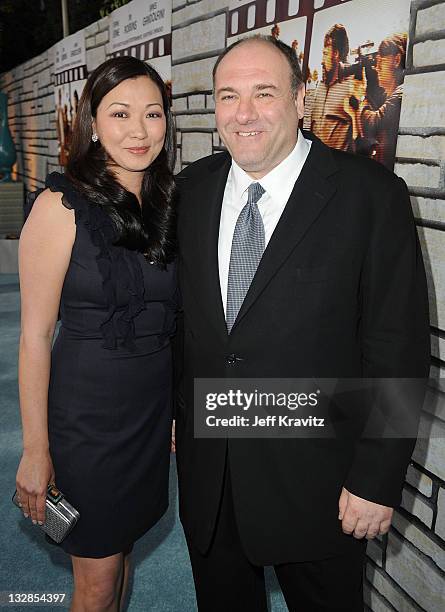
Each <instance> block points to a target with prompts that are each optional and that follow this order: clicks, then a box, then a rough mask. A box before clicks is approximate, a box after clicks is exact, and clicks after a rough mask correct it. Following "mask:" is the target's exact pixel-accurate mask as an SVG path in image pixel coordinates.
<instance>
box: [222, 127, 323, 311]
mask: <svg viewBox="0 0 445 612" xmlns="http://www.w3.org/2000/svg"><path fill="white" fill-rule="evenodd" d="M311 144H312V143H311V141H310V140H307V139H306V138H304V136H303V134H302V133H301V131H300V130H298V138H297V144H296V145H295V147H294V148H293V150H292V151H291V152H290V153H289V155H288V156H287V157H286V159H283V161H282V162H281V163H280V164H278V166H276V167H275V168H274V169H273V170H271V171H270V172H269V173H268V174H266V175H265V176H263V178H262V179H260V180H258V181H255V179H253V178H252V177H250V176H249V175H248V174H247V173H246V172H245V171H244V170H243V169H242V168H240V167H239V166H238V164H237V163H236V162H235V161H234V160H232V166H231V168H230V171H229V175H228V177H227V183H226V188H225V190H224V197H223V202H222V208H221V219H220V223H219V238H218V266H219V282H220V286H221V296H222V302H223V306H224V313H225V312H226V303H227V284H228V279H229V264H230V252H231V250H232V238H233V232H234V230H235V225H236V222H237V219H238V216H239V214H240V212H241V210H242V209H243V208H244V206H245V204H246V202H247V190H248V188H249V185H250V184H251V183H255V182H258V183H260V185H261V186H262V187H263V189H264V190H265V193H264V194H263V195H262V197H261V199H260V200H259V201H258V210H259V212H260V214H261V218H262V219H263V224H264V234H265V239H266V247H267V244H268V242H269V240H270V237H271V236H272V234H273V232H274V230H275V227H276V226H277V223H278V221H279V220H280V217H281V215H282V213H283V210H284V208H285V206H286V204H287V201H288V200H289V197H290V194H291V193H292V189H293V188H294V185H295V182H296V180H297V179H298V177H299V176H300V172H301V169H302V168H303V166H304V162H305V161H306V158H307V156H308V154H309V151H310V148H311Z"/></svg>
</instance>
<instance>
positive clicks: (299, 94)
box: [294, 83, 306, 119]
mask: <svg viewBox="0 0 445 612" xmlns="http://www.w3.org/2000/svg"><path fill="white" fill-rule="evenodd" d="M305 95H306V86H305V84H304V83H301V85H299V87H298V89H297V91H296V93H295V101H294V104H295V108H296V109H297V115H298V119H303V117H304V97H305Z"/></svg>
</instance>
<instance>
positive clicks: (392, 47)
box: [344, 34, 407, 170]
mask: <svg viewBox="0 0 445 612" xmlns="http://www.w3.org/2000/svg"><path fill="white" fill-rule="evenodd" d="M406 42H407V36H406V34H393V35H392V36H388V37H387V38H385V39H384V40H382V42H381V43H380V45H379V49H378V52H377V56H376V60H375V71H376V74H377V80H376V83H375V85H376V86H375V87H374V88H373V89H374V91H373V90H372V89H371V88H370V87H369V83H368V82H367V78H366V74H365V70H364V69H363V74H362V78H361V79H354V81H353V87H352V92H351V96H350V97H349V98H347V99H345V104H344V110H345V111H346V112H347V113H348V114H349V116H350V117H351V120H352V128H353V140H354V142H355V143H356V146H355V151H356V152H357V153H360V154H362V155H367V156H368V157H373V159H375V160H376V161H378V162H380V163H382V164H384V165H385V166H386V167H387V168H389V169H390V170H392V168H393V166H394V157H395V153H396V145H397V131H396V130H394V129H393V126H397V125H398V122H399V117H400V109H401V105H402V96H403V76H404V68H405V56H406Z"/></svg>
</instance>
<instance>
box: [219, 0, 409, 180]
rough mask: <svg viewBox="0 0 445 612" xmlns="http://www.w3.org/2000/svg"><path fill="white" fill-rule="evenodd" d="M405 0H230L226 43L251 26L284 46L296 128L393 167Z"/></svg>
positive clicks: (406, 11) (400, 92)
mask: <svg viewBox="0 0 445 612" xmlns="http://www.w3.org/2000/svg"><path fill="white" fill-rule="evenodd" d="M409 13H410V0H392V1H391V2H388V0H232V2H231V5H230V10H229V19H228V31H227V39H228V40H227V43H228V44H230V43H232V42H234V41H235V40H237V39H238V38H241V37H244V36H248V35H251V34H253V33H255V34H256V33H261V34H270V35H272V36H275V37H276V38H279V39H280V40H283V41H284V42H285V43H287V44H288V45H290V46H291V47H292V48H293V49H294V51H295V54H296V56H297V58H298V61H299V62H300V66H301V69H302V73H303V78H304V81H305V84H306V112H305V117H304V121H303V127H304V128H306V129H309V130H311V131H312V132H313V133H314V134H315V135H316V136H318V137H319V138H320V139H321V140H323V142H325V143H326V144H327V145H329V146H331V147H334V148H337V149H342V150H344V151H350V152H354V153H357V154H360V155H366V156H367V157H370V158H372V159H374V160H376V161H378V162H380V163H383V164H384V165H385V166H387V167H388V168H390V169H391V170H392V169H393V167H394V159H395V151H396V144H397V133H398V127H399V117H400V108H401V104H402V97H403V78H404V69H405V59H406V48H407V35H408V26H409Z"/></svg>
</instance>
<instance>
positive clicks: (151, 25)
mask: <svg viewBox="0 0 445 612" xmlns="http://www.w3.org/2000/svg"><path fill="white" fill-rule="evenodd" d="M171 4H172V3H171V0H133V1H132V2H129V3H128V4H126V5H125V6H122V7H120V8H118V9H116V10H115V11H113V12H112V13H111V15H110V47H111V53H110V56H111V57H116V56H119V55H132V56H133V57H137V58H138V59H141V60H143V61H148V62H149V63H150V65H152V66H153V68H155V70H157V71H158V72H159V74H160V75H161V77H162V78H163V79H164V82H165V83H166V85H167V88H168V90H169V91H170V92H171V38H172V36H171Z"/></svg>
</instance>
